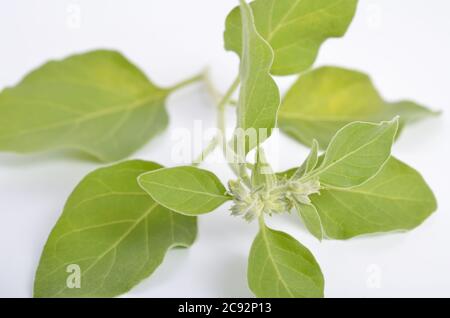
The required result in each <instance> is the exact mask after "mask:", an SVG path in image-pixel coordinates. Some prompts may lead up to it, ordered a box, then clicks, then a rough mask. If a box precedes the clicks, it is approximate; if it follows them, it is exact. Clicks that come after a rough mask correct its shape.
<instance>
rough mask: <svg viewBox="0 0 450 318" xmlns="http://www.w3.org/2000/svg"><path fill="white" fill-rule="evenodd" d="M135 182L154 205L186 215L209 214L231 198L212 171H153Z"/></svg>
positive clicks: (188, 168) (186, 169) (171, 169)
mask: <svg viewBox="0 0 450 318" xmlns="http://www.w3.org/2000/svg"><path fill="white" fill-rule="evenodd" d="M138 182H139V184H140V186H141V187H142V188H143V189H144V190H145V191H146V192H147V193H148V194H150V196H151V197H152V198H153V199H154V200H155V201H156V202H158V203H159V204H161V205H162V206H165V207H166V208H168V209H171V210H173V211H176V212H178V213H182V214H186V215H198V214H204V213H208V212H211V211H213V210H215V209H216V208H218V207H219V206H220V205H222V204H223V203H225V202H226V201H228V200H230V199H232V197H231V196H230V195H228V194H227V190H226V189H225V187H224V186H223V185H222V183H221V182H220V180H219V179H218V178H217V177H216V176H215V175H214V174H213V173H212V172H210V171H207V170H203V169H199V168H196V167H192V166H184V167H175V168H163V169H158V170H153V171H150V172H147V173H144V174H143V175H141V176H140V177H139V178H138Z"/></svg>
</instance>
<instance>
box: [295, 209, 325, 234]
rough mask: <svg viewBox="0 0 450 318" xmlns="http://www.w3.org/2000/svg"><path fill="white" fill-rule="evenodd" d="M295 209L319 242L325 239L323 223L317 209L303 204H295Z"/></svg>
mask: <svg viewBox="0 0 450 318" xmlns="http://www.w3.org/2000/svg"><path fill="white" fill-rule="evenodd" d="M295 208H296V210H297V212H298V213H299V215H300V217H301V218H302V220H303V223H304V224H305V226H306V228H307V229H308V231H309V232H311V234H312V235H314V236H315V237H316V238H317V239H318V240H319V241H322V239H323V228H322V221H321V220H320V216H319V213H318V212H317V210H316V207H315V206H314V205H312V204H302V203H298V202H295Z"/></svg>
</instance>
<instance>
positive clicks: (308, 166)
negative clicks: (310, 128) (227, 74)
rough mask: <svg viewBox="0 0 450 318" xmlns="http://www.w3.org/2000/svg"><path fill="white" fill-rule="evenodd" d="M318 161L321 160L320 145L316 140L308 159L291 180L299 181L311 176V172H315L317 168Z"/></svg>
mask: <svg viewBox="0 0 450 318" xmlns="http://www.w3.org/2000/svg"><path fill="white" fill-rule="evenodd" d="M318 160H319V144H318V143H317V141H316V140H315V139H314V140H313V144H312V147H311V151H310V153H309V155H308V157H307V158H306V160H305V161H304V162H303V164H302V165H301V166H300V167H299V168H298V169H297V171H295V173H294V174H293V175H292V177H291V178H292V179H299V178H301V177H304V176H305V175H307V174H309V173H310V172H311V171H313V170H314V168H316V166H317V162H318Z"/></svg>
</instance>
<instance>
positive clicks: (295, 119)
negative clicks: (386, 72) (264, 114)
mask: <svg viewBox="0 0 450 318" xmlns="http://www.w3.org/2000/svg"><path fill="white" fill-rule="evenodd" d="M436 114H437V113H436V112H433V111H430V110H429V109H427V108H425V107H423V106H420V105H418V104H415V103H413V102H410V101H400V102H394V103H389V102H386V101H384V100H383V99H382V97H381V96H380V94H379V93H378V91H377V90H376V88H375V87H374V85H373V83H372V81H371V80H370V78H369V77H368V76H367V75H366V74H363V73H360V72H356V71H352V70H348V69H343V68H338V67H321V68H319V69H316V70H313V71H311V72H308V73H306V74H305V75H302V76H301V77H300V78H299V79H298V80H297V82H296V83H295V84H294V85H293V86H292V87H291V88H290V89H289V91H288V93H287V94H286V96H285V98H284V100H283V102H282V104H281V107H280V111H279V112H278V126H279V127H280V128H281V129H282V130H283V131H284V132H285V133H287V134H289V135H290V136H292V137H293V138H295V139H296V140H298V141H299V142H301V143H303V144H305V145H307V146H311V144H312V141H313V139H318V141H319V143H320V145H321V146H322V147H327V146H328V144H329V142H330V140H331V138H332V137H333V136H334V134H335V133H336V132H337V131H338V130H339V129H341V128H342V127H344V126H345V125H347V124H349V123H350V122H353V121H366V122H380V121H382V120H390V119H392V118H394V117H395V116H397V115H398V116H400V129H401V128H402V127H403V126H404V125H405V124H409V123H411V122H414V121H417V120H420V119H422V118H426V117H429V116H434V115H436Z"/></svg>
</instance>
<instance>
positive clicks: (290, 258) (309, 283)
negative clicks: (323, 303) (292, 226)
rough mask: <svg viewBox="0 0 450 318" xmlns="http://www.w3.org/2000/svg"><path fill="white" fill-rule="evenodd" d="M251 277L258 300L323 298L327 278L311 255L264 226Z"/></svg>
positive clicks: (250, 268)
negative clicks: (260, 298) (261, 298)
mask: <svg viewBox="0 0 450 318" xmlns="http://www.w3.org/2000/svg"><path fill="white" fill-rule="evenodd" d="M247 276H248V284H249V286H250V289H251V290H252V292H253V293H254V294H255V295H256V296H257V297H265V298H275V297H276V298H284V297H296V298H300V297H308V298H312V297H323V289H324V279H323V275H322V272H321V270H320V267H319V264H317V262H316V260H315V258H314V256H313V255H312V254H311V252H310V251H309V250H308V249H307V248H306V247H304V246H303V245H302V244H300V243H299V242H298V241H296V240H295V239H294V238H293V237H291V236H289V235H288V234H286V233H283V232H280V231H275V230H272V229H270V228H268V227H266V226H265V225H264V224H261V228H260V231H259V233H258V235H257V236H256V238H255V240H254V242H253V245H252V248H251V250H250V256H249V261H248V271H247Z"/></svg>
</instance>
